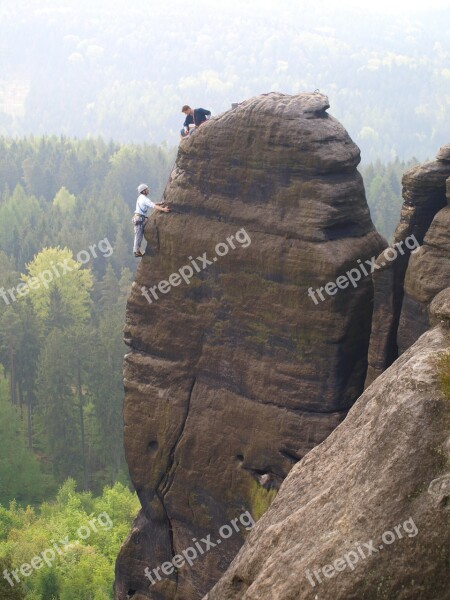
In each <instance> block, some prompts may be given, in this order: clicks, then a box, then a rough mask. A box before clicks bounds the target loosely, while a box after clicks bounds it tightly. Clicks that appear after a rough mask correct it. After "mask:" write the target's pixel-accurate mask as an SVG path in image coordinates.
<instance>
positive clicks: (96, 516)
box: [0, 479, 139, 600]
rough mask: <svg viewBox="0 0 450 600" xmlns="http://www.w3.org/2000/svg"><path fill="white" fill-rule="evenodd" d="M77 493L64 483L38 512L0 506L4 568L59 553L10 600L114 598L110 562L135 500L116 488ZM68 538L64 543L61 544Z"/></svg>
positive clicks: (71, 483) (132, 513) (132, 514)
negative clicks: (50, 552)
mask: <svg viewBox="0 0 450 600" xmlns="http://www.w3.org/2000/svg"><path fill="white" fill-rule="evenodd" d="M75 488H76V483H75V481H74V480H70V479H68V480H67V481H66V482H65V483H64V484H63V485H62V486H61V488H60V490H59V492H58V494H57V496H56V499H55V500H54V501H53V502H48V503H44V504H43V505H42V506H41V509H40V510H39V511H34V510H32V509H29V508H28V509H26V510H24V509H21V508H18V507H17V505H16V504H14V503H13V504H11V506H10V508H9V509H4V508H1V507H0V509H1V510H0V531H3V533H2V535H1V537H0V564H4V565H6V566H5V567H4V568H8V569H9V570H10V571H11V569H12V568H15V569H17V568H20V566H21V565H22V564H24V563H27V564H30V561H31V560H32V559H33V557H35V556H42V553H43V552H44V551H45V550H46V549H49V548H54V546H53V544H54V543H55V542H56V544H57V546H58V547H59V549H60V551H61V554H59V553H56V552H55V554H56V560H55V561H54V562H53V563H52V564H51V566H48V565H45V564H44V565H43V566H42V567H41V568H40V569H39V570H34V571H33V572H32V574H31V575H30V576H29V577H28V578H26V579H25V578H23V577H22V579H24V581H23V584H22V585H20V586H19V585H17V586H16V587H15V588H14V589H15V590H16V591H17V593H19V592H20V590H21V589H22V587H23V588H24V590H25V591H26V596H23V595H22V596H21V595H18V596H11V600H15V599H16V598H17V600H19V599H22V598H24V597H25V599H26V600H46V599H48V600H52V598H57V599H59V600H63V599H64V600H92V599H94V600H110V599H112V597H113V596H112V584H113V577H114V562H115V559H116V557H117V554H118V552H119V549H120V546H121V544H122V543H123V540H124V539H125V537H126V535H127V533H128V531H129V528H130V525H131V523H132V521H133V519H134V517H135V515H136V512H137V510H138V507H139V501H138V499H137V497H136V495H135V494H132V493H131V492H130V491H129V490H128V489H127V488H126V487H125V486H123V485H122V484H120V483H117V484H115V485H114V486H112V487H106V488H105V489H104V490H103V493H102V495H101V496H98V497H94V496H93V495H92V494H91V493H89V492H82V493H77V492H76V491H75ZM86 528H87V529H86ZM88 532H89V535H88ZM80 533H81V535H80ZM67 536H68V540H67V541H68V544H66V543H65V542H64V541H63V540H64V539H65V538H66V537H67ZM83 537H84V538H85V539H83ZM66 546H67V547H66ZM1 585H2V583H1V582H0V586H1ZM0 589H2V588H1V587H0ZM1 597H2V598H3V597H5V598H8V596H3V595H2V596H1Z"/></svg>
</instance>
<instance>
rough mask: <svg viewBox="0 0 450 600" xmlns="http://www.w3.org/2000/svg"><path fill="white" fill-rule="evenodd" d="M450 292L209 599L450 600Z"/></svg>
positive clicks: (292, 485)
mask: <svg viewBox="0 0 450 600" xmlns="http://www.w3.org/2000/svg"><path fill="white" fill-rule="evenodd" d="M449 299H450V288H447V290H445V292H441V293H440V294H439V296H437V297H436V299H435V301H434V302H433V303H432V309H431V313H432V318H433V319H435V320H436V321H437V322H439V325H438V326H436V327H435V328H434V329H432V330H430V331H427V332H426V333H425V334H423V335H422V337H420V339H419V340H418V341H416V342H415V344H414V345H413V346H412V347H410V348H409V349H408V350H406V351H405V352H404V353H403V354H402V356H401V357H400V358H399V359H397V360H396V361H395V362H394V364H393V365H392V366H391V367H390V368H389V369H388V370H387V371H385V372H384V373H383V374H382V375H380V376H379V377H378V378H377V379H376V381H375V382H374V383H372V385H371V386H370V387H369V388H368V389H367V390H366V391H365V392H364V394H363V395H362V396H361V397H360V398H359V399H358V401H357V402H356V404H355V405H354V406H353V408H352V409H351V410H350V412H349V414H348V416H347V418H346V419H345V421H344V422H343V423H342V424H341V425H339V427H338V428H337V429H336V430H335V431H334V432H333V433H332V434H331V435H330V436H329V437H328V438H327V439H326V440H325V441H324V442H323V443H322V444H320V446H318V447H316V448H314V449H313V450H312V451H311V452H309V454H308V455H307V456H305V458H303V460H302V461H301V462H300V463H298V464H297V465H295V466H294V468H293V469H292V471H291V472H290V474H289V475H288V477H287V479H286V480H285V482H284V483H283V485H282V487H281V489H280V492H279V494H278V496H277V498H276V499H275V501H274V502H273V504H272V505H271V507H270V508H269V510H268V511H267V512H266V513H265V515H264V516H263V517H262V518H261V520H260V521H259V522H258V523H257V524H256V527H255V528H254V529H253V530H252V531H251V533H250V535H249V536H248V538H247V540H246V543H245V545H244V546H243V548H242V549H241V551H240V552H239V554H238V556H237V557H236V558H235V560H234V561H233V563H232V564H231V566H230V568H229V569H228V571H227V573H226V574H225V575H224V576H223V577H222V579H221V580H220V581H219V583H218V584H217V585H216V586H215V587H214V588H213V590H212V591H211V592H210V593H209V594H208V595H207V596H206V598H205V600H272V599H273V598H276V599H277V600H308V599H311V600H312V599H318V598H320V599H321V600H361V599H364V600H379V599H382V598H386V599H389V600H430V599H431V598H433V600H448V598H449V597H450V596H449V582H450V577H449V566H448V558H449V548H450V527H449V518H450V330H449V328H448V323H450V304H449Z"/></svg>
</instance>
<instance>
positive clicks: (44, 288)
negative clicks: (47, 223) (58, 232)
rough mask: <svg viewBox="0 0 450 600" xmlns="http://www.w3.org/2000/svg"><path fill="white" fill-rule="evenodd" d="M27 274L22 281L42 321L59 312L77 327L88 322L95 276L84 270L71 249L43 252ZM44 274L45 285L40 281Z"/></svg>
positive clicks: (32, 262) (46, 250) (46, 249)
mask: <svg viewBox="0 0 450 600" xmlns="http://www.w3.org/2000/svg"><path fill="white" fill-rule="evenodd" d="M27 271H28V274H27V275H22V281H24V282H25V283H26V284H27V285H28V288H29V291H28V292H27V293H29V294H30V299H31V302H32V304H33V307H34V310H35V313H36V315H37V316H38V317H39V318H40V319H42V321H44V322H45V321H47V320H48V318H49V316H50V315H52V314H53V313H54V312H55V311H58V310H60V311H61V312H62V313H63V314H64V315H65V317H66V318H68V321H69V322H71V323H74V324H79V323H81V322H83V321H86V320H87V319H88V318H89V315H90V311H89V308H90V303H91V299H90V296H89V292H90V290H91V288H92V285H93V282H92V275H91V273H90V272H89V271H88V270H86V269H82V268H81V265H80V263H79V262H77V261H76V260H74V259H73V256H72V252H71V251H70V250H69V249H68V248H63V249H61V248H44V249H43V250H42V251H41V252H39V254H38V255H37V256H35V258H34V259H33V260H32V261H31V262H30V263H29V264H28V265H27ZM66 271H67V272H66ZM44 273H45V274H46V275H47V281H46V282H44V280H43V279H42V278H41V279H40V277H42V275H43V274H44ZM50 277H51V280H50ZM33 284H34V288H35V289H34V288H33Z"/></svg>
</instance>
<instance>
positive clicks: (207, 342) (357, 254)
mask: <svg viewBox="0 0 450 600" xmlns="http://www.w3.org/2000/svg"><path fill="white" fill-rule="evenodd" d="M327 109H328V101H327V98H326V97H325V96H323V95H321V94H301V95H298V96H292V97H291V96H284V95H281V94H268V95H264V96H260V97H257V98H254V99H252V100H249V101H247V102H244V103H243V104H241V105H240V106H239V107H238V108H237V109H234V110H232V111H229V112H227V113H224V114H223V115H220V116H219V117H216V118H214V119H211V121H209V122H207V123H205V124H204V125H202V127H201V128H200V129H199V130H198V131H197V132H196V133H195V134H194V135H193V136H192V138H190V139H188V140H186V141H184V142H182V144H181V146H180V150H179V153H178V158H177V162H176V165H175V168H174V170H173V172H172V175H171V177H170V181H169V183H168V186H167V188H166V190H165V193H164V200H165V201H166V202H168V203H169V205H170V206H171V207H172V208H173V212H172V213H171V214H169V215H158V216H156V217H154V218H153V219H152V220H151V222H150V223H149V225H148V226H147V231H146V238H147V241H148V251H147V255H146V256H145V258H144V259H143V261H142V263H141V265H140V267H139V269H138V271H137V275H136V281H135V283H134V284H133V289H132V292H131V296H130V298H129V302H128V310H127V323H126V328H125V337H126V342H127V343H128V345H129V346H130V352H129V354H128V355H127V357H126V362H125V390H126V398H125V405H124V420H125V450H126V457H127V461H128V465H129V470H130V475H131V478H132V481H133V484H134V486H135V488H136V490H137V493H138V495H139V498H140V501H141V504H142V511H141V513H140V515H139V516H138V518H137V519H136V522H135V524H134V529H133V531H132V533H131V534H130V537H129V538H128V540H127V541H126V543H125V544H124V546H123V548H122V551H121V553H120V556H119V558H118V561H117V568H116V586H115V589H116V598H117V599H119V600H125V598H127V597H133V598H134V599H135V600H143V599H146V598H155V599H169V598H179V599H182V600H190V599H194V598H200V597H201V596H202V595H203V594H204V593H206V592H207V591H208V590H209V589H210V588H211V587H212V585H213V584H214V583H215V582H216V581H217V580H218V578H219V577H220V576H221V574H222V573H223V572H224V571H225V570H226V568H227V566H228V565H229V563H230V562H231V560H232V559H233V557H234V556H235V555H236V553H237V551H238V549H239V548H240V546H241V545H242V543H243V541H244V535H245V534H246V531H242V530H241V529H239V531H235V532H234V533H233V535H232V536H231V537H229V539H226V541H225V540H223V543H222V545H221V547H220V552H218V551H217V548H215V549H211V551H209V552H207V553H205V554H204V556H202V557H201V560H197V561H195V562H193V564H192V566H191V567H190V568H187V567H186V566H184V567H180V568H179V569H178V570H177V569H175V570H173V569H172V570H171V569H170V567H167V568H166V570H167V571H171V572H170V573H168V574H167V575H164V576H163V577H162V578H161V580H159V579H158V577H156V576H155V575H153V582H152V581H151V579H150V578H149V577H148V576H146V575H145V572H144V570H145V568H146V567H147V568H148V569H149V571H150V572H152V571H153V569H155V568H157V567H159V566H160V565H161V564H162V563H164V562H167V561H170V560H172V558H173V556H175V555H177V554H180V553H181V552H182V551H183V550H184V549H186V548H187V547H189V546H192V545H193V544H194V543H195V542H193V538H195V539H196V540H200V539H202V538H206V537H207V536H208V535H217V530H219V528H220V527H221V526H223V525H225V524H227V523H229V522H231V521H232V519H233V518H234V519H236V518H237V517H238V516H239V515H241V514H242V513H243V512H244V511H247V510H248V511H249V512H250V513H251V514H252V515H253V516H254V518H258V517H259V516H260V515H261V514H262V513H263V512H264V511H265V509H266V508H267V506H268V505H269V504H270V502H271V500H272V499H273V497H274V495H275V493H276V490H277V488H278V487H279V486H280V484H281V482H282V481H283V480H284V478H285V477H286V475H287V474H288V472H289V470H290V469H291V467H292V466H293V465H294V464H295V463H296V462H297V461H298V460H299V459H301V458H302V457H303V456H304V455H305V454H306V453H307V452H309V451H310V450H311V449H312V448H313V447H314V446H316V445H317V444H319V443H320V442H322V440H324V439H325V438H326V437H327V436H328V435H329V434H330V432H331V431H333V429H334V428H335V427H336V426H337V425H338V424H339V423H340V422H341V421H342V420H343V418H344V417H345V415H346V414H347V412H348V410H349V408H350V407H351V406H352V404H353V403H354V401H355V400H356V398H357V397H358V396H359V394H360V393H361V391H362V388H363V383H364V378H365V374H366V368H367V348H368V341H369V335H370V324H371V313H372V297H373V289H372V283H371V279H370V276H367V277H362V278H361V281H359V282H358V285H357V286H356V287H352V286H349V285H347V286H346V289H339V290H338V289H336V286H328V288H326V291H324V288H325V285H326V284H327V283H328V282H334V281H335V280H336V279H337V277H338V276H340V275H342V274H344V273H345V272H346V271H348V270H349V269H351V268H355V267H358V264H357V261H358V260H359V261H364V260H366V259H369V258H370V257H371V256H374V255H377V254H378V253H379V252H380V251H381V249H382V248H383V247H384V246H385V242H384V240H383V239H382V238H381V237H380V236H379V235H378V234H377V232H376V231H375V230H374V227H373V225H372V222H371V219H370V214H369V211H368V208H367V204H366V201H365V196H364V188H363V183H362V180H361V176H360V175H359V173H358V172H357V170H356V167H357V164H358V162H359V150H358V148H357V147H356V146H355V144H354V143H353V142H352V141H351V139H350V138H349V136H348V134H347V132H346V131H345V130H344V128H343V127H342V126H341V125H340V124H339V123H338V122H337V121H336V120H335V119H334V118H333V117H331V116H330V115H329V114H328V113H327ZM191 271H192V275H190V277H188V276H187V275H188V274H190V272H191ZM182 273H184V274H185V275H186V277H185V278H184V280H183V279H182ZM177 274H178V275H177ZM155 286H156V287H155ZM310 288H311V289H312V291H313V292H314V290H316V288H321V292H317V293H315V294H312V295H311V290H310V295H308V290H309V289H310ZM152 290H153V291H152ZM328 291H329V293H328ZM337 292H338V293H337ZM320 295H322V297H323V298H324V299H323V301H322V300H321V299H320ZM348 458H349V457H345V456H341V459H348ZM213 539H215V538H213ZM159 574H160V575H161V571H159Z"/></svg>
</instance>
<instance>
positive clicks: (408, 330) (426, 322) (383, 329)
mask: <svg viewBox="0 0 450 600" xmlns="http://www.w3.org/2000/svg"><path fill="white" fill-rule="evenodd" d="M448 177H450V144H449V145H447V146H443V147H442V148H441V149H440V150H439V152H438V154H437V156H436V160H434V161H430V162H427V163H425V164H423V165H419V166H417V167H414V168H413V169H411V170H410V171H408V172H407V173H405V175H404V176H403V182H402V183H403V199H404V203H403V206H402V210H401V216H400V223H399V225H398V226H397V229H396V231H395V234H394V240H393V244H392V248H395V245H396V244H399V243H402V242H404V241H405V240H406V239H408V238H409V239H411V237H412V236H414V239H415V240H416V241H417V245H420V249H418V250H413V253H412V254H411V250H412V246H413V244H412V243H411V244H410V246H411V247H410V248H409V249H408V248H405V253H404V254H403V255H401V254H399V255H398V256H397V258H396V259H395V260H387V259H386V252H387V253H389V252H390V250H386V251H384V252H383V253H382V254H381V255H380V257H378V260H377V266H378V269H377V270H376V271H375V272H374V273H373V281H374V288H375V301H374V316H373V325H372V335H371V340H370V347H369V368H368V372H367V380H366V385H369V384H370V383H371V382H372V381H374V379H375V378H376V377H378V375H380V374H381V373H382V372H383V371H384V370H385V369H386V368H387V367H388V366H389V365H391V364H392V363H393V361H394V360H395V359H396V358H397V356H398V355H399V354H401V353H402V352H404V351H405V350H406V349H407V348H409V347H410V346H411V345H412V344H413V343H414V342H415V341H416V340H417V339H418V338H419V336H420V335H421V334H422V333H424V332H425V331H426V330H427V329H428V328H429V326H430V319H429V306H430V303H431V301H432V300H433V298H434V296H435V295H436V294H437V293H438V292H439V291H440V290H442V289H444V288H445V287H447V286H448V285H450V261H449V259H450V237H449V236H448V229H449V226H450V208H449V207H448V203H449V201H450V183H449V180H448ZM446 185H447V192H446Z"/></svg>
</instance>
